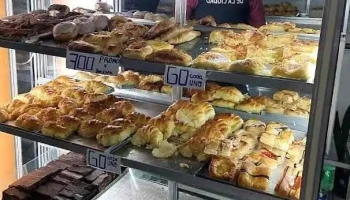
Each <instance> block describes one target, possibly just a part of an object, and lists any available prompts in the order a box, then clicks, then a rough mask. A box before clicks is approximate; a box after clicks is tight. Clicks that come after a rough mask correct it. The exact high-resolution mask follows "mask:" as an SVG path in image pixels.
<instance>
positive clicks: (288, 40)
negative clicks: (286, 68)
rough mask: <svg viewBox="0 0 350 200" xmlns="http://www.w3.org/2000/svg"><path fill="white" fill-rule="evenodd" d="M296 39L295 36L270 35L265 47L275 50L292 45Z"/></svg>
mask: <svg viewBox="0 0 350 200" xmlns="http://www.w3.org/2000/svg"><path fill="white" fill-rule="evenodd" d="M295 39H296V35H295V34H282V35H268V36H267V39H266V41H264V42H265V44H263V46H264V47H267V48H275V47H284V46H287V45H292V44H293V43H294V40H295Z"/></svg>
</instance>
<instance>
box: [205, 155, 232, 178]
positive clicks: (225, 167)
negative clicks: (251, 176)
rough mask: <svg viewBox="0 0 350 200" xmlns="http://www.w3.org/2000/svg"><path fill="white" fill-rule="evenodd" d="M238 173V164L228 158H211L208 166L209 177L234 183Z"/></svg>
mask: <svg viewBox="0 0 350 200" xmlns="http://www.w3.org/2000/svg"><path fill="white" fill-rule="evenodd" d="M237 172H239V166H238V163H237V162H235V161H233V160H232V159H230V158H222V157H217V158H212V159H211V162H210V165H209V176H210V177H213V178H218V179H222V180H227V181H232V182H233V181H234V180H235V178H236V176H237Z"/></svg>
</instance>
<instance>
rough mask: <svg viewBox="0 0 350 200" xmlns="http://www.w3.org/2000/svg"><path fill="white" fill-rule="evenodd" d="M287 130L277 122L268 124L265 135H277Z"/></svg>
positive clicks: (286, 127)
mask: <svg viewBox="0 0 350 200" xmlns="http://www.w3.org/2000/svg"><path fill="white" fill-rule="evenodd" d="M287 130H289V128H288V126H286V125H284V124H282V123H279V122H269V123H268V124H267V127H266V133H268V134H271V135H279V134H280V133H281V132H282V131H287Z"/></svg>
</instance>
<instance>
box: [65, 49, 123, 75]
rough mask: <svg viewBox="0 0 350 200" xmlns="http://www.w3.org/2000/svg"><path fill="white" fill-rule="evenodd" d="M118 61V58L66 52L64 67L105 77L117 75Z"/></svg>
mask: <svg viewBox="0 0 350 200" xmlns="http://www.w3.org/2000/svg"><path fill="white" fill-rule="evenodd" d="M119 61H120V58H119V57H110V56H104V55H99V54H91V53H82V52H76V51H69V50H67V57H66V62H67V63H66V65H67V68H68V69H74V70H81V71H88V72H93V73H97V74H105V75H117V74H118V67H119Z"/></svg>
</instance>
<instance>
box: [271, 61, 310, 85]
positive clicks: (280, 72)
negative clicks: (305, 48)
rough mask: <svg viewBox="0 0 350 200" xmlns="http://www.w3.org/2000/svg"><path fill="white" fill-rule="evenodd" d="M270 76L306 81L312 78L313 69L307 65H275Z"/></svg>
mask: <svg viewBox="0 0 350 200" xmlns="http://www.w3.org/2000/svg"><path fill="white" fill-rule="evenodd" d="M271 74H272V76H277V77H284V78H292V79H298V80H303V81H307V80H309V79H310V78H312V77H313V74H314V67H313V66H311V65H310V64H308V63H291V62H289V63H286V64H283V65H276V66H275V67H273V69H272V71H271Z"/></svg>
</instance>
